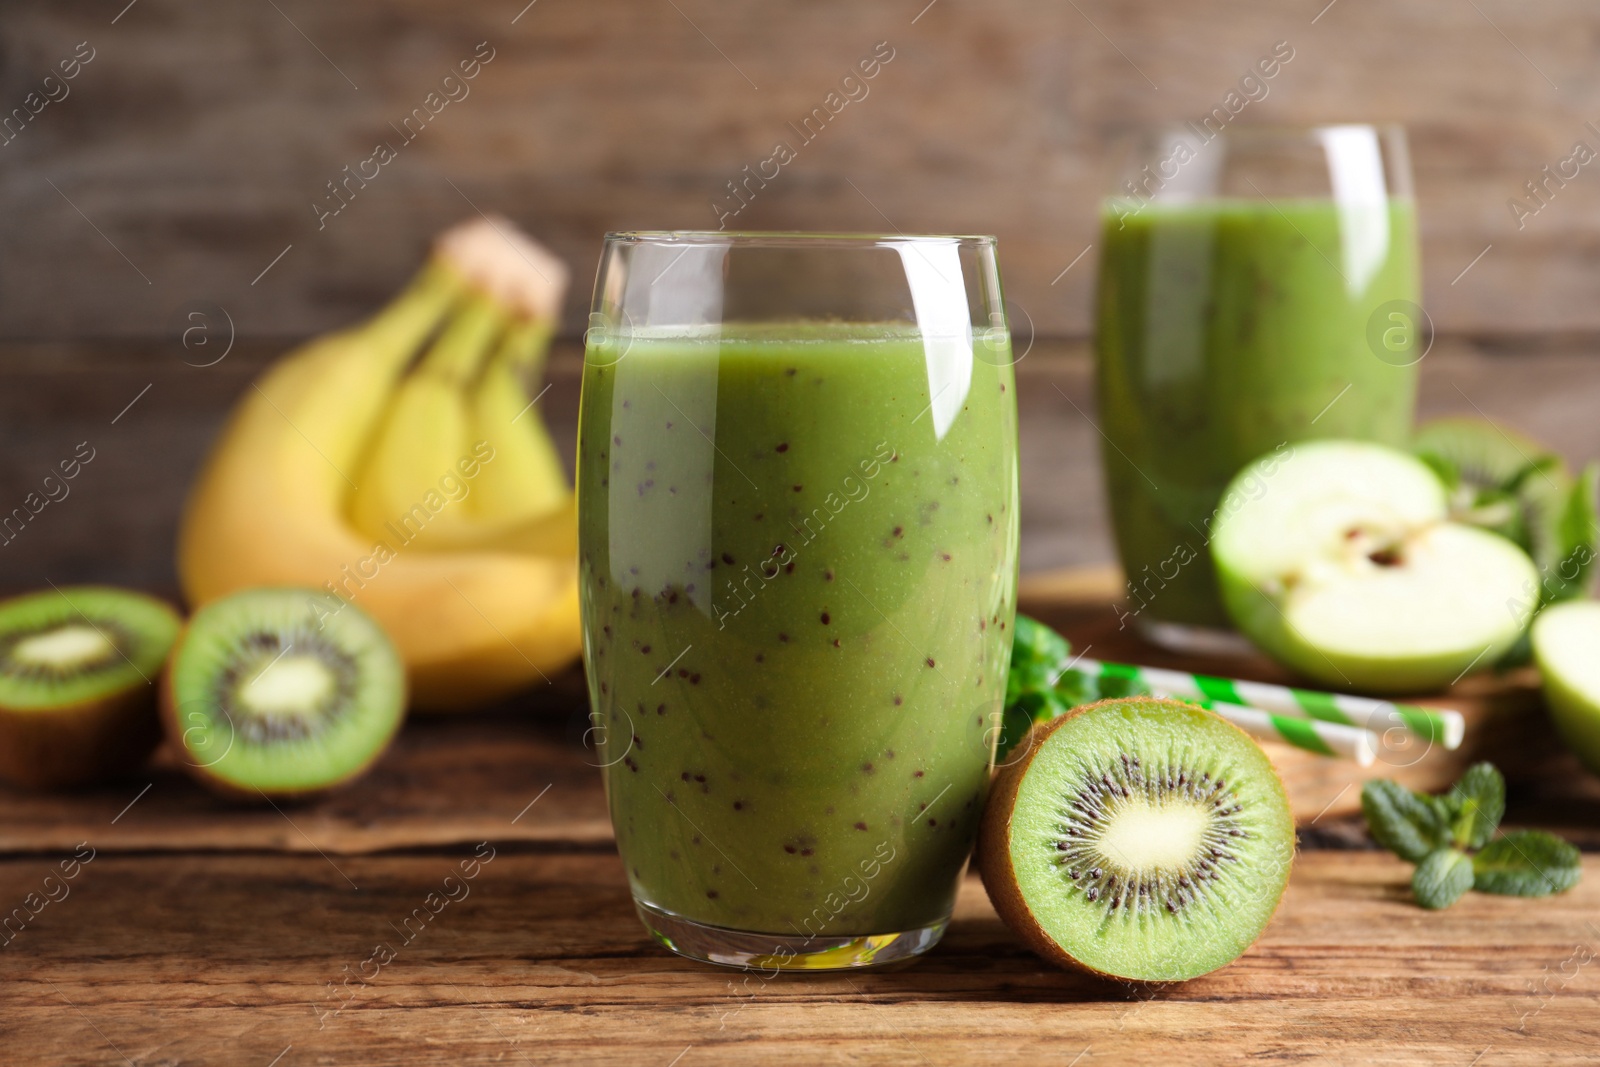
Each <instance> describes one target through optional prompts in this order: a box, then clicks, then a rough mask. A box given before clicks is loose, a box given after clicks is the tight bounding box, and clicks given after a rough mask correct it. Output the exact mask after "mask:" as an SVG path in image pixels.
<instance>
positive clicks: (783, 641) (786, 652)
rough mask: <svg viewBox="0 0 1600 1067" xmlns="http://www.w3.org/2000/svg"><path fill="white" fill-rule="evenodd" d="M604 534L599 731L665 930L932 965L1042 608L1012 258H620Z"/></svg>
mask: <svg viewBox="0 0 1600 1067" xmlns="http://www.w3.org/2000/svg"><path fill="white" fill-rule="evenodd" d="M578 523H579V560H580V572H581V579H580V582H581V597H582V609H583V626H584V664H585V666H586V668H587V672H588V680H589V696H590V702H591V709H592V715H593V721H594V733H595V734H597V735H598V738H599V740H598V744H597V749H598V751H599V754H600V757H601V762H602V763H603V764H604V774H605V784H606V798H607V801H608V803H609V805H610V810H611V821H612V824H613V826H614V827H615V830H616V837H617V848H618V851H619V852H620V853H621V855H622V861H623V864H624V867H625V868H626V870H627V874H628V880H629V885H630V887H631V888H632V891H633V898H634V901H635V903H636V904H637V906H638V911H639V916H640V918H641V919H642V920H643V921H644V924H645V926H646V927H647V928H648V929H649V931H650V933H651V934H652V935H654V937H655V938H656V940H658V941H659V942H661V943H662V944H663V945H665V946H667V947H668V948H671V949H672V950H673V951H675V952H678V953H681V954H683V955H685V956H689V957H692V958H695V959H700V960H706V961H710V962H715V963H724V964H732V965H759V966H762V967H765V968H793V969H812V970H816V969H834V968H848V967H864V966H870V965H873V964H881V963H888V962H891V961H894V960H897V959H903V958H906V957H908V956H912V955H916V954H918V953H921V952H924V951H926V950H927V949H929V948H931V947H932V946H933V945H934V944H935V943H936V942H937V941H938V939H939V937H940V935H941V934H942V933H943V931H944V927H945V923H946V922H947V920H948V919H949V916H950V909H951V906H952V902H953V899H954V894H955V890H956V885H957V882H958V880H959V877H960V874H961V871H962V869H963V866H964V864H965V863H966V860H967V855H968V852H969V851H970V849H971V846H972V840H973V835H974V831H975V830H976V828H977V823H978V815H979V812H980V810H981V808H982V805H983V801H984V796H985V793H986V790H987V788H988V781H989V768H990V764H991V761H992V759H993V744H994V738H995V734H996V731H995V729H994V727H995V724H996V723H997V717H998V713H999V711H1000V705H1001V701H1002V700H1003V697H1004V692H1005V681H1006V669H1007V665H1008V661H1009V656H1010V647H1011V621H1012V618H1013V614H1012V613H1013V610H1014V608H1013V604H1014V597H1015V591H1016V550H1017V446H1016V403H1015V388H1014V383H1013V377H1012V368H1011V347H1010V339H1009V334H1008V332H1007V328H1006V321H1005V316H1004V311H1003V309H1002V301H1001V293H1000V278H999V273H998V270H997V268H996V264H995V244H994V239H993V238H990V237H905V236H870V235H839V236H829V235H799V234H736V233H721V232H718V233H615V234H610V235H608V236H607V238H606V241H605V249H604V254H603V256H602V259H601V263H600V269H599V274H598V277H597V279H596V282H595V295H594V311H593V314H592V315H591V318H590V328H589V334H588V338H587V351H586V354H585V362H584V373H583V399H582V407H581V423H580V429H579V440H578Z"/></svg>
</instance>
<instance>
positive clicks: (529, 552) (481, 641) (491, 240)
mask: <svg viewBox="0 0 1600 1067" xmlns="http://www.w3.org/2000/svg"><path fill="white" fill-rule="evenodd" d="M566 282H567V271H566V268H565V266H564V265H563V264H561V263H560V261H558V260H556V259H555V258H554V257H553V256H551V255H550V254H549V253H548V252H546V251H545V250H544V249H543V248H541V247H540V246H538V245H537V244H535V243H534V242H533V241H532V240H530V239H529V238H527V237H525V236H524V235H522V234H521V233H520V232H517V231H516V230H515V229H514V228H513V227H512V226H511V224H510V223H509V222H507V221H505V220H493V221H490V220H475V221H473V222H469V223H463V224H462V225H460V226H457V227H455V228H454V229H452V230H450V231H448V232H446V233H445V234H444V235H443V236H442V237H441V238H440V239H439V241H438V242H437V243H436V244H435V247H434V250H433V253H432V255H431V256H430V258H429V260H428V263H427V264H426V265H425V266H424V267H423V269H422V270H421V272H420V273H419V274H418V275H417V277H416V278H415V279H414V280H413V281H412V282H411V284H410V285H409V286H408V287H407V288H406V289H405V290H404V291H403V292H402V293H401V294H400V295H399V296H398V297H396V299H395V300H394V301H393V302H392V303H391V304H389V305H388V306H387V307H385V308H384V309H383V310H381V311H380V312H379V313H378V314H377V315H375V316H374V317H373V318H371V319H370V320H368V321H367V322H365V323H363V324H360V325H357V326H354V327H352V328H349V329H346V330H341V331H339V332H337V333H333V334H329V335H327V336H325V337H321V338H318V339H316V340H313V341H311V342H308V343H307V344H306V345H304V346H303V347H301V348H299V349H298V350H296V351H294V352H292V353H290V354H289V355H287V356H285V357H284V358H283V359H282V360H280V361H279V362H278V363H276V364H275V365H274V366H273V367H272V368H270V369H269V370H268V371H267V373H266V374H265V375H264V376H263V377H262V378H261V380H260V381H258V382H256V383H255V384H254V385H253V386H252V388H251V389H250V390H249V392H247V393H246V394H245V397H244V399H243V400H242V401H241V402H240V404H239V406H238V408H237V410H235V411H234V413H233V415H232V418H231V420H230V421H229V424H228V426H227V427H226V429H225V430H224V431H223V433H222V436H221V438H220V439H219V440H218V442H217V444H216V445H215V446H214V449H213V451H212V454H211V456H210V458H209V459H208V461H207V462H206V464H205V467H204V468H203V470H202V471H201V473H200V476H199V479H198V480H197V482H196V484H195V486H194V487H193V489H192V491H191V494H190V497H189V500H188V503H187V505H186V507H185V511H184V516H183V522H182V526H181V529H180V532H179V543H178V571H179V576H180V578H181V580H182V583H183V587H184V592H185V594H186V596H187V597H188V599H189V600H190V601H191V602H192V603H193V604H194V605H196V606H198V605H200V604H204V603H206V602H208V601H210V600H214V599H216V598H218V597H221V596H224V595H226V594H228V593H231V592H234V591H236V590H239V589H243V588H247V587H251V586H259V585H298V586H308V587H313V588H319V589H323V590H326V591H329V592H332V593H333V594H334V595H335V596H337V597H338V598H339V599H340V600H341V601H344V602H347V603H355V604H358V605H359V606H360V607H362V608H363V609H365V610H366V611H367V612H368V613H370V614H371V615H372V616H373V617H375V618H376V619H377V620H378V621H379V622H381V623H382V624H383V626H384V627H385V629H387V630H388V632H389V634H390V636H392V637H393V639H394V641H395V643H396V645H397V646H398V647H399V649H400V652H401V654H402V655H403V656H404V658H405V661H406V665H407V668H408V671H409V674H410V681H411V688H412V695H413V701H414V703H415V704H416V705H417V706H418V707H422V708H434V709H453V708H462V707H469V706H472V705H474V704H480V703H484V702H487V701H490V700H493V699H495V698H497V697H501V696H504V695H506V694H508V693H510V692H513V691H515V690H516V689H519V688H521V687H523V686H525V685H527V684H528V683H530V682H533V681H538V680H540V678H541V677H543V676H546V675H548V674H550V673H551V672H554V671H556V670H559V669H561V668H563V667H565V666H566V665H567V664H569V663H571V662H572V660H573V659H574V658H576V656H577V653H578V650H579V626H578V599H577V582H576V576H577V565H576V543H577V535H576V524H575V512H574V508H573V504H572V494H571V492H570V490H569V489H568V486H567V483H566V479H565V475H564V473H563V470H562V467H561V463H560V459H559V457H558V456H557V454H556V451H555V448H554V446H553V445H552V443H551V441H550V438H549V435H548V434H547V433H546V431H545V428H544V424H543V422H542V420H541V419H540V417H539V414H538V407H537V406H536V405H535V404H534V403H533V401H534V399H535V397H534V396H532V395H530V391H529V389H528V383H529V382H530V381H532V379H533V378H534V377H535V376H536V375H537V372H538V371H539V370H540V364H541V363H542V360H543V357H544V352H545V349H546V346H547V343H548V340H549V337H550V334H551V332H552V329H553V326H554V323H555V321H556V319H557V316H558V313H559V309H560V306H561V300H562V296H563V294H564V292H565V288H566Z"/></svg>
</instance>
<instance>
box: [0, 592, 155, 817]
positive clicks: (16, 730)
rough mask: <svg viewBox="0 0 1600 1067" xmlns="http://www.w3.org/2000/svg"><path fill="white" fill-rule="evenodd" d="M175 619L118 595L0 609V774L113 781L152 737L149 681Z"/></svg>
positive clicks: (146, 600)
mask: <svg viewBox="0 0 1600 1067" xmlns="http://www.w3.org/2000/svg"><path fill="white" fill-rule="evenodd" d="M182 625H183V620H182V619H181V618H180V617H179V615H178V613H177V611H175V610H174V609H173V608H172V607H171V606H169V605H167V604H165V603H163V602H161V601H160V600H157V599H155V598H154V597H149V596H145V595H144V594H143V593H135V592H132V591H130V590H126V589H114V588H111V587H109V586H67V587H63V588H59V589H47V590H41V591H39V592H37V593H28V594H25V595H23V596H18V597H13V598H11V599H10V600H6V601H4V602H0V776H3V777H5V778H6V779H7V780H9V781H11V782H14V783H16V784H17V785H21V786H26V787H28V788H35V789H48V788H55V787H59V786H68V785H81V784H84V783H88V782H95V781H101V780H104V779H107V778H113V777H116V776H117V775H119V774H122V773H125V772H127V771H130V770H133V769H134V768H136V767H138V766H139V765H140V764H142V763H143V762H144V761H145V760H146V759H147V758H149V756H150V753H151V751H152V750H153V749H154V748H155V747H156V744H157V743H158V742H159V741H160V740H161V726H160V723H159V720H158V719H157V717H156V680H157V679H158V678H159V677H160V674H161V663H162V661H163V660H165V659H166V658H167V652H168V650H169V649H170V648H171V647H172V641H173V639H174V638H175V637H176V636H177V634H178V630H179V628H180V627H182Z"/></svg>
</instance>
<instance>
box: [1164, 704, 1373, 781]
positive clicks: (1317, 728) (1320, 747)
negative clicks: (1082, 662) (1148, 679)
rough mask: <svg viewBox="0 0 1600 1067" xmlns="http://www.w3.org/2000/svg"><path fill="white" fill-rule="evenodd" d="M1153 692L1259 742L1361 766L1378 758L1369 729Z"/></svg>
mask: <svg viewBox="0 0 1600 1067" xmlns="http://www.w3.org/2000/svg"><path fill="white" fill-rule="evenodd" d="M1154 693H1155V695H1156V696H1164V697H1172V698H1173V699H1174V700H1181V701H1183V702H1184V703H1186V704H1195V705H1198V706H1199V707H1202V708H1205V709H1206V710H1207V711H1210V712H1211V713H1213V714H1214V715H1217V716H1219V717H1220V718H1223V719H1226V720H1228V721H1229V722H1231V723H1233V725H1235V726H1237V727H1238V728H1239V729H1241V730H1243V731H1244V732H1245V733H1247V734H1249V735H1250V736H1251V737H1254V738H1256V739H1257V740H1260V741H1281V742H1283V743H1284V744H1286V745H1292V746H1293V747H1295V748H1298V749H1303V750H1305V751H1306V752H1315V753H1316V754H1317V755H1319V756H1337V757H1339V758H1342V759H1349V760H1355V761H1356V764H1357V765H1358V766H1361V767H1370V766H1372V761H1373V760H1375V759H1377V758H1378V748H1377V737H1376V736H1375V735H1374V734H1373V733H1372V731H1371V730H1364V729H1362V728H1361V727H1359V726H1345V725H1343V724H1341V723H1335V722H1318V721H1317V720H1315V719H1296V718H1293V717H1291V716H1288V715H1274V714H1272V713H1271V712H1270V711H1262V710H1261V709H1260V708H1247V707H1245V706H1244V705H1242V704H1230V703H1228V702H1226V701H1223V700H1208V699H1206V698H1205V697H1196V696H1184V695H1183V694H1181V693H1164V692H1162V691H1161V690H1159V689H1155V690H1154Z"/></svg>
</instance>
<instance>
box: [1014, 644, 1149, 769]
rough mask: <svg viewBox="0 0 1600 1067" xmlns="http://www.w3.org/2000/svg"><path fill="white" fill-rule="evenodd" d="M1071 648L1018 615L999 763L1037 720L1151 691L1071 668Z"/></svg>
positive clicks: (1125, 681)
mask: <svg viewBox="0 0 1600 1067" xmlns="http://www.w3.org/2000/svg"><path fill="white" fill-rule="evenodd" d="M1071 663H1072V645H1070V644H1069V643H1068V642H1067V639H1066V638H1064V637H1062V636H1061V635H1060V634H1058V633H1056V632H1055V631H1054V630H1052V629H1051V628H1050V627H1048V626H1046V625H1045V624H1044V623H1042V622H1036V621H1035V620H1033V619H1030V618H1028V617H1027V616H1026V615H1018V616H1017V620H1016V623H1015V634H1014V637H1013V639H1012V643H1011V670H1010V672H1009V673H1008V674H1007V675H1006V706H1005V712H1004V714H1003V716H1002V718H1001V721H1000V743H999V746H998V748H997V750H996V756H995V758H996V760H997V761H998V762H1000V763H1004V762H1005V758H1006V754H1007V753H1008V752H1010V751H1011V749H1012V748H1013V747H1014V746H1015V745H1016V744H1017V743H1018V742H1020V741H1021V740H1022V739H1023V738H1024V737H1025V736H1027V733H1028V730H1029V729H1030V728H1031V727H1032V726H1033V724H1034V723H1036V722H1049V721H1050V720H1051V719H1054V718H1057V717H1059V716H1061V715H1064V714H1066V713H1067V712H1068V711H1071V710H1072V709H1073V708H1075V707H1077V706H1078V705H1079V704H1089V703H1092V702H1094V701H1096V700H1106V699H1109V698H1111V697H1127V696H1141V695H1145V694H1147V693H1148V692H1149V690H1147V689H1146V688H1145V687H1144V686H1141V685H1140V684H1139V683H1137V682H1135V681H1132V680H1129V679H1123V678H1101V677H1098V676H1096V675H1093V674H1090V673H1089V672H1087V671H1077V670H1070V669H1069V665H1070V664H1071Z"/></svg>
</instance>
